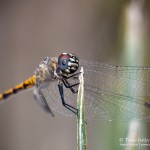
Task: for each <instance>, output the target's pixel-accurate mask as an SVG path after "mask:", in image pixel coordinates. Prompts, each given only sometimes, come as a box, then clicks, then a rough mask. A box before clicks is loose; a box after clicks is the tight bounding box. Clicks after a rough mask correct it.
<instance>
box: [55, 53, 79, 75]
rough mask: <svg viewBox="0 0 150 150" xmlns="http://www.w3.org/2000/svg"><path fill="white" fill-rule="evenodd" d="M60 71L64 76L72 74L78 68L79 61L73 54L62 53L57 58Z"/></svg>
mask: <svg viewBox="0 0 150 150" xmlns="http://www.w3.org/2000/svg"><path fill="white" fill-rule="evenodd" d="M58 66H59V68H60V70H61V71H62V72H64V73H66V74H72V73H74V72H76V71H77V70H78V68H79V59H78V58H77V57H76V56H75V55H74V54H67V53H62V54H61V55H60V56H59V58H58Z"/></svg>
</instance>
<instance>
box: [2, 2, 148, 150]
mask: <svg viewBox="0 0 150 150" xmlns="http://www.w3.org/2000/svg"><path fill="white" fill-rule="evenodd" d="M149 51H150V1H149V0H76V1H75V0H55V1H54V0H27V1H25V0H13V1H12V0H5V1H0V68H1V71H0V91H1V92H2V91H4V90H6V89H8V88H10V87H13V86H14V85H16V84H17V83H19V82H21V81H23V80H25V79H26V78H28V77H29V76H31V75H32V74H33V73H34V70H35V69H36V67H37V66H38V64H39V63H40V62H41V60H42V59H43V58H44V57H45V56H58V55H59V54H60V53H62V52H68V53H72V52H73V53H75V54H76V55H77V56H78V57H79V58H80V59H84V60H91V61H98V62H105V63H111V64H116V65H129V66H133V65H135V66H150V60H149V54H150V52H149ZM110 84H111V83H110ZM124 113H125V112H124ZM149 125H150V124H149V123H134V122H104V121H99V120H97V121H91V122H88V125H87V134H88V149H89V150H91V149H92V150H136V149H138V150H141V149H142V150H148V149H150V146H142V147H138V146H135V147H133V146H128V147H127V146H121V145H120V143H121V142H120V138H123V139H125V138H127V137H134V138H147V139H149V138H150V130H149ZM76 148H77V146H76V119H75V118H69V117H65V116H63V115H61V114H58V113H55V118H52V117H50V115H47V114H45V112H43V111H42V110H41V108H39V106H38V105H37V104H36V103H35V101H34V99H33V96H32V91H27V92H24V93H21V94H19V95H16V96H14V97H11V98H9V100H8V101H7V102H6V103H3V104H2V105H0V150H31V149H32V150H50V149H53V150H58V149H63V150H76Z"/></svg>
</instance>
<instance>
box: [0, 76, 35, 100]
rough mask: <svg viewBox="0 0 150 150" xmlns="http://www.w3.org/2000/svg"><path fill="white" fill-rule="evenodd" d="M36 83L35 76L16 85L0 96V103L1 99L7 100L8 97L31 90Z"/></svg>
mask: <svg viewBox="0 0 150 150" xmlns="http://www.w3.org/2000/svg"><path fill="white" fill-rule="evenodd" d="M35 83H36V77H35V75H34V76H32V77H30V78H29V79H27V80H26V81H24V82H22V83H20V84H18V85H16V86H15V87H14V88H11V89H9V90H7V91H5V92H4V93H2V94H0V101H2V100H3V99H7V98H8V97H9V96H11V95H13V94H16V93H18V92H21V91H23V90H25V89H29V88H32V87H33V86H34V85H35Z"/></svg>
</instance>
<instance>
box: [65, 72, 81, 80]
mask: <svg viewBox="0 0 150 150" xmlns="http://www.w3.org/2000/svg"><path fill="white" fill-rule="evenodd" d="M80 73H81V72H78V73H75V74H73V75H71V76H69V77H66V76H64V77H65V79H69V78H77V77H78V76H77V75H79V74H80ZM76 76H77V77H76Z"/></svg>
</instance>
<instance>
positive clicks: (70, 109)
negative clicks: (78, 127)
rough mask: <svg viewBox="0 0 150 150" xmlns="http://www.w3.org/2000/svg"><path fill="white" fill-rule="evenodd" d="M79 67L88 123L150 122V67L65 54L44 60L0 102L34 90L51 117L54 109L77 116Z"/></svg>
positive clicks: (39, 101) (2, 97) (8, 91)
mask: <svg viewBox="0 0 150 150" xmlns="http://www.w3.org/2000/svg"><path fill="white" fill-rule="evenodd" d="M81 67H83V69H84V80H85V81H84V90H85V92H84V93H85V111H86V119H87V120H91V119H101V120H109V121H112V120H119V121H130V120H135V121H139V120H144V121H149V119H150V68H149V67H138V66H116V65H110V64H105V63H99V62H90V61H84V60H79V59H78V57H77V56H76V55H75V54H68V53H62V54H61V55H60V56H59V57H58V58H56V57H45V59H44V60H43V61H42V62H41V63H40V64H39V65H38V67H37V69H36V70H35V72H34V75H33V76H32V77H30V78H28V79H27V80H25V81H24V82H22V83H20V84H18V85H17V86H15V87H14V88H11V89H9V90H7V91H5V92H4V93H2V94H0V102H3V101H5V100H6V99H8V98H9V97H10V96H11V95H14V94H17V93H19V92H21V91H24V90H26V89H33V93H34V98H35V100H36V101H37V102H38V103H39V104H40V106H41V107H42V108H43V109H44V110H45V111H46V112H48V113H50V114H51V115H52V116H54V113H53V110H54V111H57V112H59V113H62V114H64V115H67V116H77V113H78V109H77V101H76V100H77V93H78V86H79V78H78V77H79V74H80V71H78V70H80V68H81Z"/></svg>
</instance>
